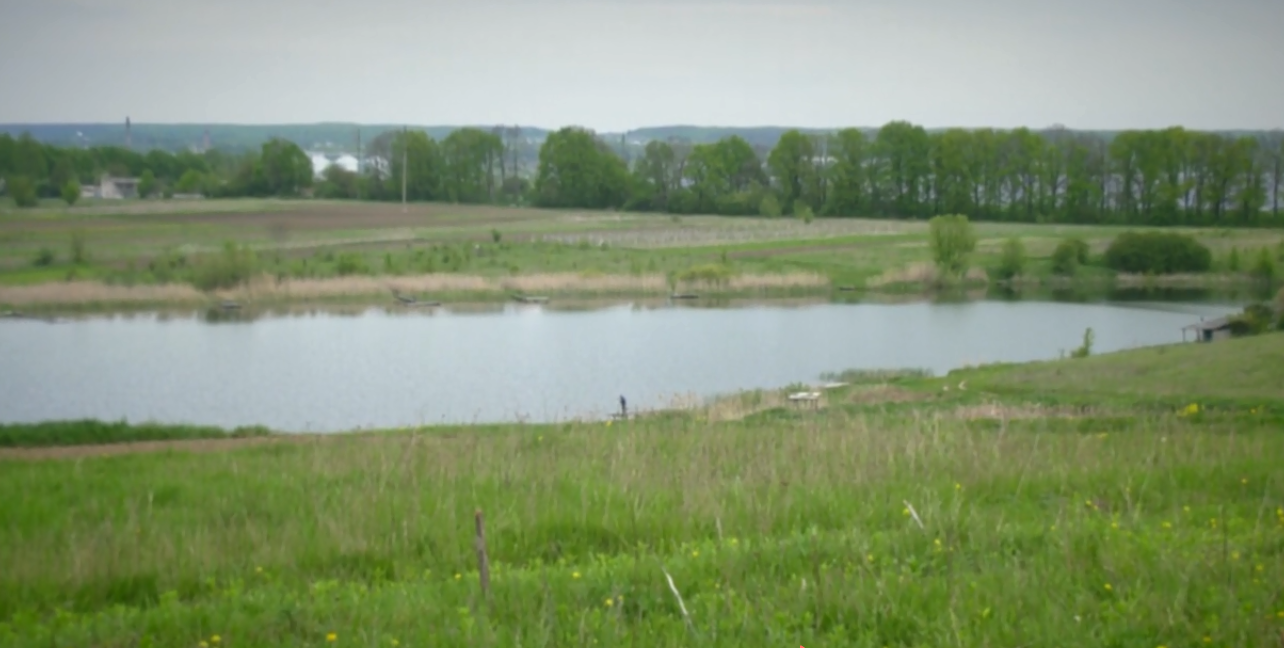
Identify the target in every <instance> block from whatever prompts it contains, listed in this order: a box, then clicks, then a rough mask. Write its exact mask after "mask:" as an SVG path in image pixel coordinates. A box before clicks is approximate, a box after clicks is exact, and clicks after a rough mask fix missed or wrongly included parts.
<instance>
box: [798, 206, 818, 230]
mask: <svg viewBox="0 0 1284 648" xmlns="http://www.w3.org/2000/svg"><path fill="white" fill-rule="evenodd" d="M815 217H816V215H815V214H813V213H812V211H811V207H809V206H807V205H799V206H796V207H794V218H797V219H798V220H800V221H802V222H803V223H804V224H806V225H811V221H812V219H814V218H815Z"/></svg>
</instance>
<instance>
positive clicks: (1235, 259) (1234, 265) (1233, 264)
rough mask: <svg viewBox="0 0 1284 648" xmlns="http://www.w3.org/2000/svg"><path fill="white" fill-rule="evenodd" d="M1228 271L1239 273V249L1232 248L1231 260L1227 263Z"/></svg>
mask: <svg viewBox="0 0 1284 648" xmlns="http://www.w3.org/2000/svg"><path fill="white" fill-rule="evenodd" d="M1226 269H1227V270H1230V271H1231V272H1239V248H1237V247H1233V248H1231V251H1230V259H1227V261H1226Z"/></svg>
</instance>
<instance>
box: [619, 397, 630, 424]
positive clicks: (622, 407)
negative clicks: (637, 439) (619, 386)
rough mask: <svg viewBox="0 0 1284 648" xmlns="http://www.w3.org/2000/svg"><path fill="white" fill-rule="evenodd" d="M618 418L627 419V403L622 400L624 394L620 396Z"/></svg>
mask: <svg viewBox="0 0 1284 648" xmlns="http://www.w3.org/2000/svg"><path fill="white" fill-rule="evenodd" d="M620 418H622V419H628V418H629V402H628V401H626V400H624V394H620Z"/></svg>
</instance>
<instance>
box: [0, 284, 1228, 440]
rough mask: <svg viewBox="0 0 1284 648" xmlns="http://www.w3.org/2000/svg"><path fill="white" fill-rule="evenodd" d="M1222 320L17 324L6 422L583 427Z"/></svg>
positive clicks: (941, 307)
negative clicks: (590, 420)
mask: <svg viewBox="0 0 1284 648" xmlns="http://www.w3.org/2000/svg"><path fill="white" fill-rule="evenodd" d="M1235 310H1237V309H1235V308H1232V307H1227V306H1215V305H1208V304H1172V303H1127V304H1067V303H1052V302H1000V301H981V302H969V303H961V304H928V303H914V304H898V305H882V304H821V305H809V306H801V307H780V306H753V307H744V308H724V309H717V308H690V307H664V308H641V307H636V306H633V305H622V306H617V307H610V308H602V309H598V310H590V311H579V312H566V311H558V310H550V309H546V308H542V307H538V306H518V305H512V306H506V307H503V308H502V309H498V308H496V309H492V311H491V312H450V311H448V310H438V311H435V312H431V311H423V312H419V311H394V310H388V309H382V308H372V309H369V310H366V311H364V312H360V313H357V314H349V315H338V314H325V313H311V314H302V315H292V316H283V317H269V318H262V319H256V320H252V321H244V322H231V323H228V322H221V323H210V322H208V321H205V319H203V318H201V317H199V316H198V317H180V318H174V317H163V316H158V315H142V316H139V315H135V316H129V317H125V316H114V317H112V316H104V317H99V318H88V319H78V320H69V321H61V322H56V323H46V322H39V321H31V320H3V321H0V421H5V422H20V421H21V422H25V421H40V420H49V419H70V418H82V417H91V418H100V419H113V420H114V419H120V418H127V419H129V420H131V421H144V420H153V421H162V422H190V423H202V424H213V425H220V426H226V427H232V426H238V425H253V424H262V425H267V426H269V427H272V428H274V429H279V430H290V431H306V430H310V431H333V430H348V429H354V428H358V427H396V426H403V425H412V424H417V423H441V422H472V421H476V422H482V421H501V420H516V419H519V418H524V419H526V420H531V421H549V420H565V419H569V418H573V417H578V416H603V415H605V414H606V413H608V412H610V411H614V409H615V408H617V407H618V404H617V403H618V398H619V395H620V394H624V395H625V396H627V397H628V399H629V402H630V406H631V407H634V406H636V407H657V406H662V405H663V404H665V403H666V402H668V399H669V398H670V397H671V396H673V395H674V394H679V393H695V394H698V395H701V396H710V395H715V394H718V393H727V392H733V391H736V390H739V389H749V388H770V387H780V386H783V385H786V384H789V383H791V382H794V381H801V382H808V381H814V380H816V379H817V378H818V377H819V375H820V374H821V373H822V372H825V371H837V370H842V369H848V368H882V369H894V368H926V369H931V370H933V371H935V372H937V374H938V375H940V374H943V373H945V372H946V371H948V370H950V369H953V368H957V367H960V366H963V365H965V364H976V363H982V362H994V361H1026V360H1038V359H1050V358H1055V357H1057V356H1058V354H1059V353H1060V352H1061V351H1062V350H1069V349H1071V348H1073V347H1075V346H1077V345H1078V344H1079V342H1080V340H1081V338H1082V336H1083V331H1084V329H1085V328H1088V327H1092V328H1093V329H1094V331H1095V332H1096V345H1095V350H1097V351H1100V352H1106V351H1113V350H1118V349H1123V348H1128V347H1136V346H1143V345H1151V344H1164V343H1170V342H1178V341H1180V340H1181V330H1180V329H1181V327H1182V326H1184V325H1186V324H1190V323H1191V322H1194V321H1197V320H1198V319H1199V318H1200V316H1205V317H1215V316H1220V315H1224V314H1227V313H1230V312H1234V311H1235Z"/></svg>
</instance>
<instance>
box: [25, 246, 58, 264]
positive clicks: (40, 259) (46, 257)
mask: <svg viewBox="0 0 1284 648" xmlns="http://www.w3.org/2000/svg"><path fill="white" fill-rule="evenodd" d="M54 260H55V256H54V251H53V250H50V249H49V248H40V251H39V252H36V258H35V259H32V261H31V265H34V266H36V267H37V268H45V267H48V266H51V265H53V264H54Z"/></svg>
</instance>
